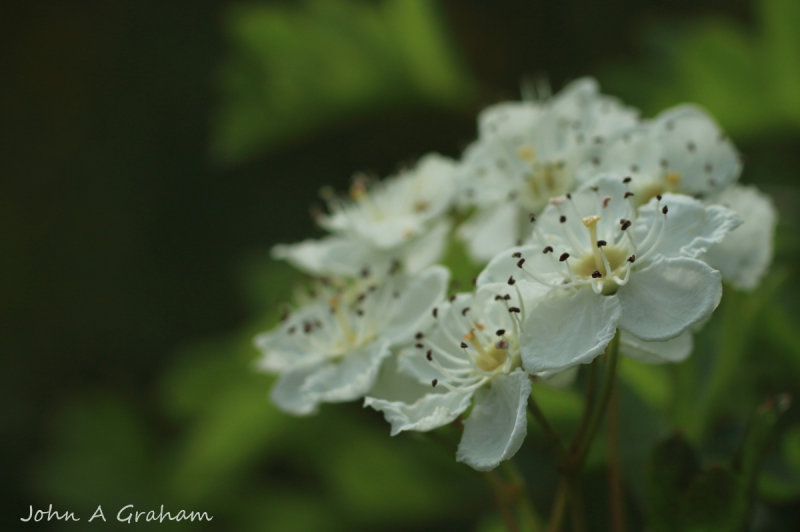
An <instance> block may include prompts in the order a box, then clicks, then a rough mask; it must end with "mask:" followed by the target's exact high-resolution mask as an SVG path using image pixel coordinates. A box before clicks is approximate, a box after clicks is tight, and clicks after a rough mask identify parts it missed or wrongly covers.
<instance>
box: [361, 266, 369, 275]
mask: <svg viewBox="0 0 800 532" xmlns="http://www.w3.org/2000/svg"><path fill="white" fill-rule="evenodd" d="M360 273H361V277H369V268H367V267H364V268H361V272H360Z"/></svg>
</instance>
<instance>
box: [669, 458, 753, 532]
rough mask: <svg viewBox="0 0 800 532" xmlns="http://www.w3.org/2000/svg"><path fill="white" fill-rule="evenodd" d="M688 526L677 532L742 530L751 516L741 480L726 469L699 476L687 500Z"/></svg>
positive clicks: (713, 470)
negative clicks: (748, 514) (748, 516)
mask: <svg viewBox="0 0 800 532" xmlns="http://www.w3.org/2000/svg"><path fill="white" fill-rule="evenodd" d="M683 501H684V504H683V512H682V514H683V516H684V519H685V521H684V523H685V524H684V526H681V527H679V528H676V529H675V530H686V531H693V532H714V531H718V532H729V531H732V530H741V529H742V527H743V525H744V522H743V520H744V517H745V514H746V512H747V501H746V497H745V491H744V489H742V485H741V479H740V478H739V477H738V476H737V475H734V474H733V473H732V472H731V471H730V470H728V469H727V468H724V467H711V468H709V469H707V470H706V471H703V472H702V473H701V474H699V475H697V476H696V477H695V478H694V479H693V480H692V483H691V484H690V486H689V488H688V489H687V490H686V493H685V494H684V498H683Z"/></svg>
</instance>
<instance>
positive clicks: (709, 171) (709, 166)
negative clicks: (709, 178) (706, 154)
mask: <svg viewBox="0 0 800 532" xmlns="http://www.w3.org/2000/svg"><path fill="white" fill-rule="evenodd" d="M703 169H704V170H705V171H706V173H707V174H710V173H711V172H712V170H714V167H713V166H712V165H711V163H706V164H705V166H703Z"/></svg>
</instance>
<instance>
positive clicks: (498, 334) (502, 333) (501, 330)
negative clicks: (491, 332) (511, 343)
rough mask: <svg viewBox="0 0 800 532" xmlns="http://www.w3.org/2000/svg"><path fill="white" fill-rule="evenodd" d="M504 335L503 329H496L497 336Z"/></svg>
mask: <svg viewBox="0 0 800 532" xmlns="http://www.w3.org/2000/svg"><path fill="white" fill-rule="evenodd" d="M505 333H506V330H505V329H497V331H496V332H495V334H496V335H497V336H503V335H504V334H505Z"/></svg>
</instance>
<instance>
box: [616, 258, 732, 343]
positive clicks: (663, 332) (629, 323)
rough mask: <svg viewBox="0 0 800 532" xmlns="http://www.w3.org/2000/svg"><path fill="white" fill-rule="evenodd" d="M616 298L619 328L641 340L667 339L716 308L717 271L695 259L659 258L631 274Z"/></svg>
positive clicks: (718, 282)
mask: <svg viewBox="0 0 800 532" xmlns="http://www.w3.org/2000/svg"><path fill="white" fill-rule="evenodd" d="M617 296H618V297H619V299H620V302H621V303H622V317H621V318H620V322H619V326H620V328H622V329H625V330H626V331H628V332H629V333H631V334H633V335H635V336H638V337H639V338H641V339H643V340H667V339H669V338H673V337H675V336H677V335H679V334H680V333H682V332H683V331H685V330H686V329H687V328H688V327H690V326H691V325H693V324H695V323H697V322H699V321H700V320H702V319H704V318H705V317H706V316H708V315H709V314H711V312H713V310H714V309H715V308H717V305H718V304H719V300H720V297H721V296H722V283H721V280H720V274H719V272H718V271H716V270H713V269H712V268H711V267H710V266H708V265H707V264H705V263H703V262H700V261H699V260H695V259H689V258H673V259H661V260H658V261H656V262H654V263H653V264H650V265H649V266H647V267H646V268H644V269H642V270H637V271H634V272H632V273H631V277H630V281H629V282H628V284H627V285H625V286H623V287H621V288H620V290H619V292H617Z"/></svg>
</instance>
